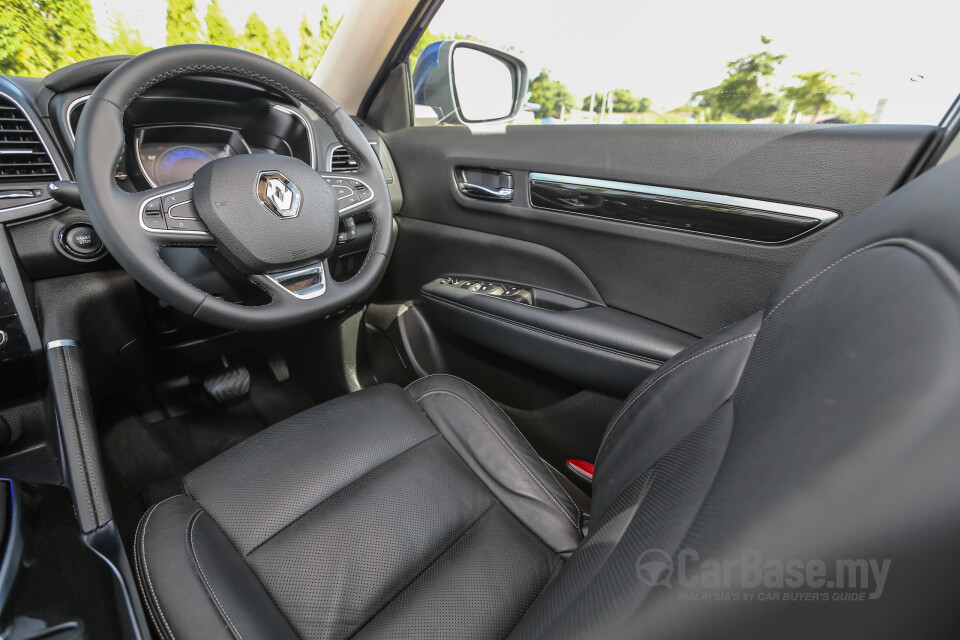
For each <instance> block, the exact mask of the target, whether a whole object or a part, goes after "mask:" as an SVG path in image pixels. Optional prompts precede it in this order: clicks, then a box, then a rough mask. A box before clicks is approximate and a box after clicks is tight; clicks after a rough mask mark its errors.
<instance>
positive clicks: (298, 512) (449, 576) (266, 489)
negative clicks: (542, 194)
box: [137, 377, 579, 639]
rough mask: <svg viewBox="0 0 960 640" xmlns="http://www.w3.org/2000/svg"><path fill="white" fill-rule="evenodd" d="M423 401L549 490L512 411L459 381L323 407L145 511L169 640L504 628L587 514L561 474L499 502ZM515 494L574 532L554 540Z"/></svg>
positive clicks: (222, 459) (371, 393)
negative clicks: (452, 416)
mask: <svg viewBox="0 0 960 640" xmlns="http://www.w3.org/2000/svg"><path fill="white" fill-rule="evenodd" d="M441 383H442V386H441ZM424 385H428V386H424ZM418 398H419V401H420V402H422V403H424V406H425V407H426V410H427V412H435V414H436V415H435V417H434V419H435V420H437V421H438V422H440V423H441V425H443V424H444V416H443V412H444V411H445V410H453V411H456V412H458V413H462V414H463V419H462V420H458V421H457V422H458V424H461V425H466V427H467V428H468V430H471V431H472V430H476V431H477V433H478V435H479V436H480V437H486V438H488V439H491V443H492V444H495V445H496V446H497V447H499V452H498V453H499V455H500V456H502V457H503V459H504V460H505V461H506V464H507V467H505V468H504V469H502V470H501V471H503V474H502V475H501V477H506V478H509V476H510V475H511V473H514V472H515V471H516V470H517V469H515V467H517V460H519V459H520V458H519V457H515V454H516V455H517V456H521V455H523V453H525V454H526V458H527V460H526V462H527V463H528V464H529V467H531V469H530V471H533V470H534V469H533V468H536V471H535V475H536V476H537V482H539V483H543V484H544V485H546V484H549V483H550V482H551V481H552V480H553V479H552V477H551V476H550V473H549V471H548V470H547V469H546V467H545V466H544V465H543V463H542V462H540V461H539V459H538V458H536V455H535V453H533V452H532V450H530V451H527V452H518V450H519V449H520V448H522V447H525V446H527V445H526V443H525V441H523V440H522V436H520V435H519V432H516V429H515V427H514V426H513V425H512V423H510V422H509V420H508V419H507V418H506V416H504V415H503V414H502V413H501V412H499V409H497V408H496V406H495V405H493V404H492V403H491V402H490V401H489V400H487V399H486V398H483V397H481V396H480V395H479V393H478V392H477V391H476V390H475V389H473V388H472V387H470V386H469V385H467V384H466V383H464V382H462V381H459V380H456V379H453V378H446V377H443V378H441V379H439V380H432V381H427V382H425V383H423V382H422V383H420V385H418V386H417V387H416V388H414V389H411V391H410V392H407V391H404V390H402V389H400V388H398V387H396V386H392V385H382V386H378V387H374V388H372V389H369V390H366V391H361V392H359V393H355V394H351V395H349V396H345V397H343V398H340V399H338V400H335V401H333V402H329V403H327V404H324V405H321V406H319V407H315V408H313V409H310V410H308V411H305V412H303V413H301V414H299V415H297V416H294V417H292V418H290V419H288V420H285V421H284V422H282V423H280V424H278V425H275V426H274V427H271V428H270V429H268V430H266V431H264V432H262V433H261V434H259V435H258V436H255V437H253V438H251V439H249V440H247V441H245V442H243V443H241V444H240V445H238V446H237V447H235V448H233V449H231V450H230V451H228V452H226V453H224V454H223V455H221V456H219V457H218V458H215V459H214V460H212V461H210V462H209V463H207V464H205V465H203V466H202V467H200V468H198V469H197V470H195V471H194V472H192V473H190V474H189V475H187V476H186V477H185V478H184V481H183V488H184V492H185V494H184V495H182V496H178V497H175V498H172V499H170V500H167V501H165V502H163V503H161V504H159V505H157V506H156V507H154V508H153V509H151V510H150V512H148V514H147V515H146V516H145V517H144V520H143V523H142V525H141V527H140V531H139V535H138V540H137V556H138V570H139V573H140V576H139V577H140V580H141V582H142V583H143V588H144V590H145V592H146V593H147V594H148V604H149V609H150V613H151V615H152V616H153V618H154V620H155V623H156V626H157V628H158V629H159V630H160V631H161V632H162V633H163V635H165V636H167V637H177V638H180V637H207V638H210V637H220V636H222V637H230V636H231V635H239V636H241V637H271V638H281V637H299V638H317V639H319V638H347V637H367V636H370V637H374V636H375V637H393V638H397V637H408V638H424V637H436V638H455V637H461V638H476V637H503V636H505V635H506V634H507V633H508V632H509V631H510V630H511V629H512V628H513V627H514V626H515V625H516V624H517V622H518V621H519V620H520V617H521V616H522V615H523V614H524V612H525V611H526V610H527V609H528V608H529V606H530V604H531V603H532V602H533V601H534V599H535V598H536V597H537V595H538V594H539V593H540V591H541V590H542V589H543V587H544V586H545V585H546V584H547V583H548V582H549V580H550V579H551V577H552V576H553V575H554V574H555V573H556V572H557V570H558V569H559V567H560V566H561V565H562V564H563V560H562V558H561V554H564V555H565V554H568V553H569V551H570V550H572V548H574V547H575V546H576V544H577V542H578V540H579V530H578V529H577V528H576V526H575V524H574V523H575V522H576V521H577V520H578V519H579V512H578V511H577V510H576V507H575V506H573V504H572V502H571V501H570V500H569V499H568V498H567V496H566V495H565V494H564V493H563V490H562V488H560V487H559V485H556V483H555V482H553V484H552V485H551V490H552V492H553V493H551V494H549V495H547V494H546V493H543V492H542V491H541V490H540V488H539V487H537V486H536V484H533V485H524V484H522V483H521V484H519V485H516V486H515V487H514V488H513V490H514V491H516V492H517V495H514V496H507V497H506V499H505V500H501V499H500V498H498V496H497V495H496V493H495V492H496V491H500V490H502V487H501V488H496V487H495V488H494V489H493V490H491V488H489V487H488V486H487V485H486V484H485V483H484V481H483V480H481V477H480V476H478V474H477V473H475V472H474V471H472V470H471V467H470V464H469V463H468V462H467V461H465V460H464V458H463V457H461V455H460V454H458V452H457V451H456V450H455V448H454V446H451V444H450V443H449V442H448V440H447V437H445V436H444V435H443V434H442V433H441V430H438V427H437V426H436V424H435V423H434V422H433V421H432V420H431V418H430V417H428V413H425V412H424V409H422V408H421V406H420V405H418V403H417V400H418ZM431 399H433V400H434V402H435V404H433V405H431V404H430V403H431ZM444 403H446V406H445V405H444ZM494 425H496V426H494ZM499 429H502V430H503V433H499V432H497V433H494V431H497V430H499ZM511 432H512V433H511ZM448 437H450V436H448ZM501 438H502V442H501V441H500V440H501ZM455 445H456V443H455ZM537 465H538V466H537ZM519 471H520V473H521V476H522V477H526V472H525V471H524V470H523V469H522V468H520V469H519ZM481 473H482V470H481ZM527 480H529V478H527ZM507 484H509V480H507ZM530 487H532V489H533V491H532V492H531V495H529V496H524V495H523V493H524V491H525V490H527V488H530ZM537 494H539V495H537ZM518 499H519V500H525V501H528V502H534V503H536V505H537V506H536V508H537V509H549V510H552V511H553V513H554V517H553V520H554V522H553V523H550V522H549V520H550V518H547V520H548V522H547V525H546V526H547V527H550V526H556V525H557V524H559V525H560V526H563V527H565V529H566V530H565V531H563V532H562V533H561V534H560V535H559V536H553V537H549V536H548V540H547V541H544V540H543V539H541V537H539V536H538V535H537V534H535V533H534V532H533V531H531V529H530V526H533V527H534V528H537V527H540V528H541V531H542V530H543V527H544V522H543V521H539V522H537V523H532V524H531V523H529V522H528V524H529V525H530V526H528V524H524V522H522V521H521V519H518V517H517V515H516V514H519V515H520V517H521V518H529V516H530V511H529V510H528V509H527V508H526V507H523V506H521V507H515V506H513V503H514V502H516V501H517V500H518ZM554 502H556V503H557V505H555V504H554ZM540 503H543V504H542V505H541V504H540ZM561 505H562V510H561V508H559V507H560V506H561ZM511 507H513V509H514V511H516V514H515V513H514V512H513V511H511ZM534 513H535V511H534ZM558 541H560V543H559V544H558ZM550 545H553V548H551V546H550ZM224 567H230V569H229V570H227V571H224ZM194 577H198V578H199V580H195V579H194ZM188 578H189V579H188ZM251 603H256V607H255V608H256V609H258V611H256V613H255V615H254V614H253V612H252V611H251V606H252V605H251ZM264 609H268V610H270V611H268V613H267V615H264V613H263V610H264ZM211 613H212V614H214V615H210V614H211Z"/></svg>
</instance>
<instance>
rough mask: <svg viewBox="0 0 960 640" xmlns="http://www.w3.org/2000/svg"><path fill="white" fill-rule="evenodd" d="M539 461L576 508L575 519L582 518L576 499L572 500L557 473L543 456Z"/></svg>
mask: <svg viewBox="0 0 960 640" xmlns="http://www.w3.org/2000/svg"><path fill="white" fill-rule="evenodd" d="M534 453H537V452H536V450H534ZM537 457H538V458H540V455H539V454H537ZM540 462H542V463H543V466H544V467H545V468H546V470H547V473H549V474H550V477H551V478H553V481H554V482H556V483H557V486H558V487H560V490H561V491H563V495H565V496H567V500H569V501H570V504H572V505H573V508H574V509H576V510H577V520H582V519H583V518H582V515H583V511H581V510H580V507H578V506H577V503H576V501H574V499H573V498H571V497H570V494H569V493H567V490H566V489H565V488H564V486H563V485H562V484H561V483H560V480H559V479H557V474H555V473H554V472H553V469H551V468H550V465H548V464H547V463H546V461H545V460H544V459H543V458H540Z"/></svg>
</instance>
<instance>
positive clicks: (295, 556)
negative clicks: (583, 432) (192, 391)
mask: <svg viewBox="0 0 960 640" xmlns="http://www.w3.org/2000/svg"><path fill="white" fill-rule="evenodd" d="M957 185H960V160H956V161H953V162H950V163H947V164H946V165H944V166H942V167H940V168H937V169H935V170H933V171H930V172H928V173H926V174H925V175H924V176H922V177H920V178H919V179H916V180H914V181H912V182H911V183H909V184H908V185H907V186H905V187H904V188H902V189H900V190H899V191H898V192H897V193H895V194H893V195H892V196H890V197H888V198H887V199H885V200H884V201H883V202H881V203H880V204H878V205H876V206H875V207H873V208H872V209H871V210H869V211H867V212H866V213H864V214H862V215H861V216H859V217H858V218H857V219H856V220H854V221H852V222H850V223H848V224H846V225H844V226H843V227H842V228H840V229H838V230H837V231H836V232H835V233H833V234H832V235H831V236H830V237H828V238H827V239H825V240H824V241H823V242H821V243H819V244H818V245H817V246H816V247H814V248H813V249H812V250H811V251H810V252H809V253H808V254H807V255H805V256H804V257H803V258H802V259H801V260H800V261H799V262H798V263H797V264H795V265H794V266H793V267H791V269H790V270H789V271H788V272H787V273H786V274H785V275H784V277H783V278H782V279H781V280H780V282H779V283H778V284H777V286H776V287H775V288H774V290H773V291H772V293H771V295H770V298H769V300H768V304H767V306H766V309H765V311H763V312H761V313H757V314H756V315H754V316H752V317H749V318H747V319H745V320H743V321H741V322H738V323H736V324H734V325H732V326H730V327H727V328H725V329H722V330H721V331H719V332H717V333H716V334H714V335H712V336H709V337H707V338H705V339H703V340H701V341H700V342H699V343H697V344H696V345H694V346H692V347H690V348H688V349H687V350H685V351H684V352H682V353H680V354H678V355H677V356H676V357H674V358H673V359H672V360H670V361H669V362H667V363H666V364H665V365H663V366H662V367H661V368H660V369H659V370H658V371H657V372H655V373H654V374H653V375H651V376H650V377H649V378H647V379H646V380H645V381H643V383H642V384H641V385H640V386H639V387H638V388H637V389H636V390H635V391H634V392H633V393H632V394H631V395H630V397H629V398H628V399H627V400H626V402H625V403H624V404H623V406H622V408H621V409H620V411H619V412H618V413H617V414H616V416H615V418H614V419H613V421H612V422H611V424H610V425H609V427H608V429H607V431H606V434H605V435H604V438H603V442H602V444H601V446H600V451H599V454H598V458H597V461H596V463H597V464H596V469H597V472H596V476H595V483H594V490H593V500H592V505H591V506H590V511H591V519H590V524H589V528H588V532H587V533H586V535H585V536H584V533H583V532H584V530H585V529H586V528H587V527H585V523H586V518H585V517H584V514H583V513H581V511H580V509H579V508H578V506H577V504H576V502H575V501H574V500H573V498H572V497H571V496H570V495H568V492H567V491H565V490H564V487H563V486H562V485H561V484H560V482H559V481H558V479H557V477H555V476H554V475H553V473H552V472H551V470H550V468H548V466H547V465H546V464H545V463H544V462H543V461H542V460H541V459H540V458H539V456H538V455H537V453H536V452H535V451H534V449H533V448H532V447H531V446H530V444H529V443H528V442H527V441H526V440H525V439H524V437H523V436H522V434H521V433H520V432H519V430H518V429H517V428H516V427H515V426H514V424H513V423H512V422H511V420H510V418H509V417H508V416H507V415H506V414H505V413H504V412H503V411H502V410H501V409H500V408H499V406H498V405H497V404H495V403H494V402H493V401H491V400H490V399H489V398H487V397H486V396H484V395H483V394H482V393H481V392H480V391H479V390H478V389H476V388H475V387H473V386H472V385H470V384H469V383H467V382H465V381H463V380H460V379H458V378H453V377H451V376H446V375H437V376H429V377H426V378H423V379H420V380H418V381H416V382H414V383H413V384H411V385H410V386H409V387H407V388H406V389H401V388H399V387H396V386H393V385H379V386H376V387H372V388H369V389H366V390H363V391H360V392H357V393H353V394H350V395H347V396H344V397H341V398H338V399H336V400H333V401H331V402H327V403H325V404H323V405H320V406H318V407H314V408H312V409H310V410H308V411H306V412H304V413H301V414H299V415H297V416H294V417H292V418H289V419H287V420H284V421H283V422H281V423H279V424H277V425H274V426H273V427H270V428H269V429H266V430H265V431H263V432H261V433H259V434H258V435H256V436H254V437H252V438H250V439H249V440H247V441H245V442H243V443H241V444H239V445H237V446H235V447H234V448H232V449H230V450H228V451H226V452H224V453H223V454H221V455H220V456H218V457H217V458H214V459H213V460H211V461H210V462H208V463H206V464H204V465H203V466H201V467H199V468H198V469H196V470H195V471H193V472H191V473H189V474H188V475H187V476H185V477H184V478H183V494H182V495H178V496H176V497H173V498H170V499H168V500H166V501H164V502H162V503H160V504H157V505H156V506H154V507H152V508H151V509H150V510H149V511H147V513H146V514H145V515H144V517H143V519H142V520H141V522H140V525H139V527H138V530H137V534H136V540H135V559H136V563H135V564H136V570H137V577H138V581H139V586H140V589H141V592H142V595H143V600H144V602H145V603H146V608H147V611H148V613H149V617H150V619H151V620H152V622H153V625H154V627H155V629H156V631H157V633H158V634H159V635H160V636H161V637H163V638H176V639H179V640H184V639H187V638H207V639H209V638H243V639H246V640H252V639H254V638H277V639H280V638H309V639H319V638H368V637H369V638H372V637H377V638H380V637H386V638H502V637H507V636H510V637H511V638H561V637H564V638H566V637H570V638H573V637H577V638H606V637H641V636H642V637H645V638H689V637H698V636H706V635H709V636H711V637H744V636H748V637H752V636H755V635H757V634H759V633H762V634H763V636H764V637H769V636H771V635H776V636H778V637H799V636H801V635H802V636H804V637H810V636H817V635H820V636H825V637H836V636H838V635H844V636H848V635H856V636H860V637H877V636H887V635H906V634H909V635H911V636H914V637H916V636H923V635H931V634H933V633H935V632H939V633H942V632H943V631H944V626H943V625H945V624H947V623H950V622H952V621H953V620H954V613H953V607H954V600H955V567H956V566H957V561H958V559H960V558H958V556H960V554H958V550H960V544H958V543H957V540H960V492H958V491H957V486H958V481H960V465H957V464H956V459H957V457H958V455H960V428H958V416H960V393H958V383H960V274H958V271H957V265H958V264H960V209H958V206H957V202H958V201H960V190H958V187H957ZM682 549H688V550H689V549H692V550H695V552H696V554H697V557H699V558H700V559H701V560H703V559H705V558H710V559H715V560H716V561H717V562H718V563H720V564H718V565H717V566H723V564H722V563H723V562H727V561H737V559H738V558H741V557H742V553H741V552H742V551H743V550H751V552H755V553H758V554H761V556H762V557H763V558H772V559H775V560H777V561H779V562H781V563H782V562H784V561H787V560H798V561H800V562H806V561H810V560H813V559H817V560H825V561H828V562H829V561H832V559H834V558H854V559H856V558H864V559H868V558H869V559H878V560H879V559H884V560H889V561H890V564H889V566H890V571H889V572H888V573H887V574H886V576H885V577H884V578H883V580H882V584H873V585H871V586H870V588H869V589H867V591H865V592H864V599H863V600H862V601H855V602H845V601H844V602H840V601H838V602H833V601H830V602H826V601H824V602H821V603H820V604H817V605H803V606H807V607H809V606H816V607H817V608H816V609H809V608H798V606H800V605H796V604H795V603H791V602H787V601H786V599H781V598H777V599H775V601H769V600H768V601H767V602H766V603H764V605H765V606H761V605H760V604H758V603H757V599H755V598H749V597H745V596H744V597H738V598H737V599H735V600H730V599H728V600H726V601H724V602H723V603H722V605H717V604H715V603H712V602H711V600H710V599H709V598H706V597H704V598H682V597H681V595H682V593H681V592H687V593H688V595H689V594H690V593H693V595H697V593H700V594H701V595H703V594H706V595H709V594H710V593H713V591H711V589H712V587H711V584H712V583H710V582H709V581H708V580H706V577H707V576H706V572H707V571H708V567H707V565H706V564H702V565H699V566H694V567H691V566H687V567H686V568H685V569H684V570H685V571H686V575H684V576H681V575H680V569H681V567H680V566H679V565H677V564H676V562H677V558H678V553H679V552H680V550H682ZM651 553H653V554H654V555H653V556H651V555H650V554H651ZM657 554H659V555H657ZM688 557H689V556H688ZM650 558H658V559H659V561H660V564H659V565H658V567H660V568H663V569H665V570H666V575H667V578H666V579H662V580H661V578H662V576H661V575H660V574H661V571H660V568H657V570H656V571H653V573H651V567H652V566H653V565H651V563H650V562H648V560H650ZM828 566H829V565H828ZM710 567H711V568H712V567H713V565H710ZM670 571H674V573H675V576H674V578H675V579H674V580H673V582H671V581H670V580H669V575H670ZM743 575H744V574H740V573H736V574H735V577H734V579H733V583H732V584H724V585H723V587H724V589H723V592H724V593H730V592H738V593H741V594H748V593H751V592H758V591H759V592H763V591H764V590H769V589H774V590H776V586H775V585H774V586H773V587H771V586H770V585H764V584H760V585H758V584H754V583H749V582H746V581H745V579H744V578H743ZM680 577H683V578H684V581H683V582H679V583H678V582H677V581H676V579H678V578H680ZM698 577H700V578H701V580H699V581H698V580H697V578H698ZM780 588H781V591H782V590H783V585H780ZM824 588H825V587H824V586H823V584H819V585H818V584H815V583H814V582H812V581H806V582H804V583H802V584H799V585H796V586H794V587H791V592H792V593H796V592H799V593H801V594H802V593H807V594H812V595H818V594H820V593H822V592H823V589H824ZM877 589H879V592H880V595H879V596H877V593H878V591H877ZM874 596H877V597H874ZM811 611H815V612H816V615H808V614H809V613H810V612H811ZM801 621H802V624H800V622H801ZM898 631H900V633H897V632H898Z"/></svg>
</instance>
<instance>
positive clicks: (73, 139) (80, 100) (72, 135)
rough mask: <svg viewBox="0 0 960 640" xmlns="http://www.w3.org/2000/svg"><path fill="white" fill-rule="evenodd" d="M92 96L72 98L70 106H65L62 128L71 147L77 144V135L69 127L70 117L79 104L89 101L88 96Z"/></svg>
mask: <svg viewBox="0 0 960 640" xmlns="http://www.w3.org/2000/svg"><path fill="white" fill-rule="evenodd" d="M92 95H93V94H92V93H88V94H87V95H85V96H80V97H78V98H74V99H73V100H72V101H71V102H70V104H68V105H67V111H66V114H65V115H64V117H65V118H66V122H64V123H63V128H64V129H66V130H67V134H68V135H69V136H70V144H72V145H75V144H76V143H77V133H76V132H75V131H74V130H73V127H71V126H70V116H72V115H73V110H74V109H76V108H77V107H79V106H80V105H81V104H83V103H84V102H86V101H87V100H89V99H90V96H92Z"/></svg>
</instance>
